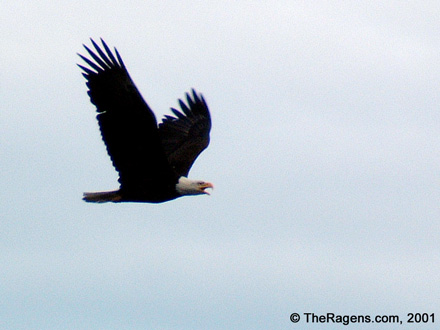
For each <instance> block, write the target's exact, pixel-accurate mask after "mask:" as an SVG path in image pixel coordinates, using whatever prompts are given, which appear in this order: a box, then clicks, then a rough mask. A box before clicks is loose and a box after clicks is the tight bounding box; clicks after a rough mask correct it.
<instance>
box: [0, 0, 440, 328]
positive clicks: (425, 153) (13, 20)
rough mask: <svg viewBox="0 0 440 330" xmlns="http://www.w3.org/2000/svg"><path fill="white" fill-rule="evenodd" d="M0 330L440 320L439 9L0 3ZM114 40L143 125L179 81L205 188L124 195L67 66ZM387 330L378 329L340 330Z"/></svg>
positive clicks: (163, 108)
mask: <svg viewBox="0 0 440 330" xmlns="http://www.w3.org/2000/svg"><path fill="white" fill-rule="evenodd" d="M0 17H1V20H0V46H1V52H0V56H1V58H0V69H1V70H0V111H1V116H0V132H1V133H0V153H1V155H2V156H3V157H2V162H1V166H0V182H1V183H2V189H1V190H0V210H1V214H2V215H1V221H0V263H1V265H2V267H1V268H0V297H1V299H0V328H2V329H179V330H185V329H188V330H189V329H191V330H198V329H200V330H202V329H239V330H241V329H299V328H301V329H305V328H307V329H308V328H310V329H318V328H319V329H341V326H339V325H335V324H333V325H332V324H324V325H323V324H321V325H316V324H315V325H311V324H306V323H305V322H304V321H303V320H302V321H300V323H298V324H296V325H295V324H293V323H291V322H290V321H289V315H290V314H291V313H293V312H298V313H300V314H302V313H305V312H315V313H326V312H333V313H336V314H342V315H352V314H355V315H359V314H364V315H365V314H370V315H375V314H397V315H399V316H401V319H402V320H403V321H404V324H403V325H402V326H400V327H399V329H400V328H401V329H434V326H435V325H433V324H424V325H417V324H411V325H408V324H405V321H406V319H407V317H406V315H407V313H411V312H422V313H423V312H426V313H433V312H435V313H436V321H437V322H436V323H438V320H437V319H438V318H440V301H439V297H440V277H439V275H438V274H440V253H439V242H440V229H439V219H440V207H439V205H440V193H439V186H440V179H439V172H440V148H439V146H440V135H439V131H440V112H439V103H440V97H439V91H440V65H439V63H440V51H439V50H440V34H439V31H440V21H439V20H438V17H440V3H439V2H438V1H405V2H402V1H387V2H386V3H384V2H383V1H368V2H365V3H364V4H360V3H359V2H358V1H340V2H335V1H268V0H266V1H223V2H216V3H214V2H208V1H189V0H183V1H180V2H175V1H113V2H108V1H107V2H105V1H77V2H72V1H57V2H53V1H38V2H37V1H3V2H2V3H1V4H0ZM89 37H93V38H95V39H98V38H99V37H102V38H104V39H105V40H106V42H107V43H108V44H109V45H111V46H116V47H117V48H118V50H119V52H120V54H121V55H122V57H123V59H124V62H125V63H126V65H127V67H128V70H129V72H130V74H131V76H132V78H133V79H134V81H135V83H136V84H137V86H138V88H139V89H140V91H141V93H142V94H143V96H144V98H145V99H146V100H147V102H148V103H149V105H150V106H151V107H152V108H153V109H154V110H155V112H156V114H157V116H158V119H160V118H161V117H162V115H163V114H165V113H168V112H169V107H172V106H176V105H177V98H180V97H182V96H184V93H185V92H187V91H189V90H190V89H191V88H192V87H194V88H196V90H197V91H199V92H202V93H203V94H204V96H205V98H206V100H207V102H208V104H209V106H210V109H211V113H212V118H213V129H212V135H211V145H210V147H209V148H208V149H207V150H206V151H205V152H204V153H203V154H202V155H201V156H200V157H199V159H198V160H197V162H196V164H195V165H194V167H193V169H192V171H191V172H190V177H191V178H196V179H204V180H207V181H210V182H213V183H214V185H215V187H216V189H215V190H214V191H213V193H212V196H210V197H207V196H199V197H185V198H181V199H179V200H175V201H173V202H169V203H165V204H160V205H151V204H125V205H122V204H119V205H114V204H106V205H91V204H87V203H84V202H83V201H82V200H81V197H82V193H83V192H84V191H93V190H107V189H113V188H117V181H116V180H117V175H116V172H115V171H114V169H113V168H112V166H111V163H110V160H109V158H108V156H107V154H106V151H105V147H104V145H103V143H102V142H101V139H100V135H99V131H98V126H97V123H96V120H95V114H94V107H93V106H92V105H91V104H90V102H89V99H88V96H87V94H86V86H85V83H84V79H83V77H82V76H81V74H80V70H79V69H78V68H77V67H76V63H79V62H80V60H79V58H78V57H77V55H76V53H77V52H83V48H82V44H83V43H85V44H90V42H89V40H88V38H89ZM350 327H351V328H352V329H373V328H374V329H382V328H383V329H391V328H393V327H395V326H393V325H383V326H382V327H380V326H378V324H375V325H371V324H366V325H356V326H355V325H351V326H350Z"/></svg>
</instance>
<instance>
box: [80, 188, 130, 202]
mask: <svg viewBox="0 0 440 330" xmlns="http://www.w3.org/2000/svg"><path fill="white" fill-rule="evenodd" d="M83 200H84V201H86V202H88V203H106V202H113V203H117V202H120V201H121V200H122V196H121V193H120V192H119V190H115V191H103V192H86V193H84V195H83Z"/></svg>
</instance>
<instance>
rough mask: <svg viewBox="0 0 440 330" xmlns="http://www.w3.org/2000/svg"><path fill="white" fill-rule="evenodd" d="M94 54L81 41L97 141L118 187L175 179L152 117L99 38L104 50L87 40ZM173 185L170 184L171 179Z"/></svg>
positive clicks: (118, 61)
mask: <svg viewBox="0 0 440 330" xmlns="http://www.w3.org/2000/svg"><path fill="white" fill-rule="evenodd" d="M91 41H92V44H93V46H94V48H95V50H96V52H94V51H92V50H91V49H89V48H88V47H87V46H85V45H84V47H85V49H86V50H87V52H88V53H89V55H90V57H91V59H93V61H92V60H91V59H88V58H87V57H84V56H82V55H80V54H78V55H79V56H80V57H81V58H82V59H83V60H84V61H85V62H86V63H87V64H88V66H89V68H87V67H84V66H82V65H78V66H79V67H80V68H81V69H82V70H83V76H84V77H85V78H86V80H87V86H88V88H89V91H88V94H89V96H90V100H91V102H92V103H93V104H94V105H96V108H97V112H98V115H97V119H98V123H99V127H100V130H101V135H102V139H103V141H104V142H105V144H106V146H107V152H108V154H109V156H110V158H111V160H112V163H113V166H114V167H115V169H116V170H117V171H118V172H119V183H120V184H121V189H123V188H129V189H142V188H143V187H145V186H146V185H151V184H153V183H158V182H161V184H162V185H163V184H165V183H166V182H164V181H166V180H170V178H172V180H174V181H175V180H177V178H176V177H175V173H174V172H173V170H172V169H171V167H170V165H169V163H168V160H167V157H166V155H165V153H164V150H163V147H162V144H161V140H160V136H159V131H158V127H157V121H156V117H155V116H154V113H153V112H152V111H151V109H150V107H149V106H148V104H147V103H146V102H145V101H144V99H143V98H142V96H141V94H140V93H139V91H138V89H137V88H136V86H135V84H134V83H133V81H132V79H131V78H130V75H129V74H128V71H127V69H126V67H125V65H124V63H123V61H122V59H121V56H120V55H119V53H118V51H117V50H116V48H115V55H116V57H115V55H114V54H113V53H112V52H111V51H110V49H109V47H108V46H107V45H106V43H105V42H104V41H103V40H102V39H101V42H102V45H103V48H104V50H105V52H104V51H103V50H102V49H101V48H100V47H99V46H98V45H97V44H96V43H95V42H94V41H93V40H91ZM174 183H175V182H174Z"/></svg>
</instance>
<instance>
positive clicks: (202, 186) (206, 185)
mask: <svg viewBox="0 0 440 330" xmlns="http://www.w3.org/2000/svg"><path fill="white" fill-rule="evenodd" d="M206 188H211V189H214V185H213V184H212V183H210V182H205V183H204V184H203V185H201V186H200V190H202V192H203V193H204V194H207V195H211V194H210V193H209V192H207V191H205V189H206Z"/></svg>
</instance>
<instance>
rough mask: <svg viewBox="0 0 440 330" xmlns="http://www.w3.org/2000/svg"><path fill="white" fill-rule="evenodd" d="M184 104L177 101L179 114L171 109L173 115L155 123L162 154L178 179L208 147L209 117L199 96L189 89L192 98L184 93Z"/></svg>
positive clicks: (203, 100) (186, 172) (206, 108)
mask: <svg viewBox="0 0 440 330" xmlns="http://www.w3.org/2000/svg"><path fill="white" fill-rule="evenodd" d="M186 99H187V104H185V102H183V101H182V100H179V105H180V109H181V110H180V111H179V110H177V109H175V108H171V111H172V112H173V113H174V115H175V116H169V115H167V116H165V118H164V119H163V121H162V123H160V124H159V133H160V137H161V139H162V145H163V147H164V150H165V154H166V155H167V157H168V162H169V163H170V165H171V167H172V168H173V170H174V171H175V172H176V173H177V175H178V176H185V177H186V176H188V172H189V170H190V168H191V166H192V164H193V163H194V161H195V160H196V158H197V157H198V156H199V155H200V153H201V152H202V151H203V150H204V149H205V148H206V147H207V146H208V144H209V132H210V131H211V115H210V114H209V109H208V105H207V104H206V101H205V99H204V98H203V96H202V95H200V96H199V95H197V93H196V91H195V90H192V97H191V95H190V94H188V93H187V94H186Z"/></svg>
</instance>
